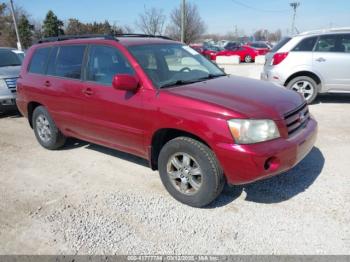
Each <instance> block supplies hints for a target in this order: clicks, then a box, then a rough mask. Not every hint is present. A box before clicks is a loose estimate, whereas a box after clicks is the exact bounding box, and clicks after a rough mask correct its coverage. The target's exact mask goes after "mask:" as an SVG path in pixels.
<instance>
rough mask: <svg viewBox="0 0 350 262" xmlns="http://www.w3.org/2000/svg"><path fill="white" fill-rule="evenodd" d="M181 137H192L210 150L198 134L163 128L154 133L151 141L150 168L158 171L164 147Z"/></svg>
mask: <svg viewBox="0 0 350 262" xmlns="http://www.w3.org/2000/svg"><path fill="white" fill-rule="evenodd" d="M180 136H185V137H190V138H193V139H195V140H197V141H199V142H201V143H203V144H205V145H206V146H208V147H209V148H210V149H211V147H210V145H208V143H207V142H206V141H205V140H203V139H202V138H201V137H199V136H198V135H196V134H193V133H191V132H188V131H185V130H181V129H176V128H161V129H158V130H157V131H155V132H154V134H153V136H152V140H151V145H150V146H149V160H150V167H151V168H152V169H153V170H157V169H158V156H159V153H160V151H161V149H162V147H163V146H164V145H165V144H166V143H167V142H168V141H170V140H172V139H174V138H176V137H180Z"/></svg>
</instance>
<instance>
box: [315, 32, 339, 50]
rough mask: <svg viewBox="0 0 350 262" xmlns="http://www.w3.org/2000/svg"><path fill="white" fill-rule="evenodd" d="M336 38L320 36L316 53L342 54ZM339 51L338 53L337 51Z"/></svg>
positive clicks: (334, 36) (335, 36) (333, 36)
mask: <svg viewBox="0 0 350 262" xmlns="http://www.w3.org/2000/svg"><path fill="white" fill-rule="evenodd" d="M337 42H339V41H338V37H337V35H323V36H320V38H319V40H318V41H317V45H316V49H315V51H317V52H344V51H340V49H342V48H340V46H339V44H337ZM337 50H339V51H337Z"/></svg>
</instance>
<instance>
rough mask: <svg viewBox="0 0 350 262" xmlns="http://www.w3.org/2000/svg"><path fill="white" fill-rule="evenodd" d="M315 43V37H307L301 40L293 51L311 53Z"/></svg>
mask: <svg viewBox="0 0 350 262" xmlns="http://www.w3.org/2000/svg"><path fill="white" fill-rule="evenodd" d="M316 41H317V37H316V36H315V37H309V38H305V39H303V40H301V42H300V43H299V44H298V45H297V46H296V47H294V49H293V51H300V52H302V51H304V52H305V51H312V50H313V49H314V46H315V43H316Z"/></svg>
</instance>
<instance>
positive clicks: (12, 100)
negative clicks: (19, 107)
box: [0, 47, 24, 112]
mask: <svg viewBox="0 0 350 262" xmlns="http://www.w3.org/2000/svg"><path fill="white" fill-rule="evenodd" d="M23 57H24V53H23V52H22V51H19V50H16V49H13V48H6V47H0V112H5V111H9V110H14V109H16V81H17V78H18V75H19V71H20V68H21V64H22V60H23Z"/></svg>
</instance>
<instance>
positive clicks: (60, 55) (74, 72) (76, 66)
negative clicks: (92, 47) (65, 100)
mask: <svg viewBox="0 0 350 262" xmlns="http://www.w3.org/2000/svg"><path fill="white" fill-rule="evenodd" d="M85 48H86V46H85V45H71V46H61V47H59V48H58V50H57V51H56V49H54V50H53V51H54V52H52V55H51V56H50V62H49V65H48V74H49V75H53V76H60V77H67V78H73V79H80V77H81V66H82V64H83V58H84V53H85ZM56 52H57V53H56Z"/></svg>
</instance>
